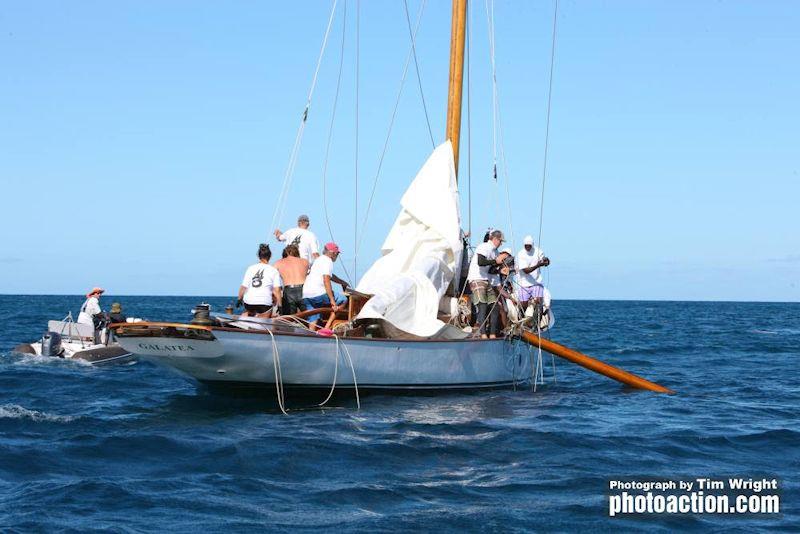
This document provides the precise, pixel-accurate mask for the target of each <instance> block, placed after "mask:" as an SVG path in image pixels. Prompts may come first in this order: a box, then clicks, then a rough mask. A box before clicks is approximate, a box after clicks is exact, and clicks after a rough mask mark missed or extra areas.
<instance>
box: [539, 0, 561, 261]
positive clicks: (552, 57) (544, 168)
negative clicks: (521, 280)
mask: <svg viewBox="0 0 800 534" xmlns="http://www.w3.org/2000/svg"><path fill="white" fill-rule="evenodd" d="M557 24H558V0H555V7H554V9H553V42H552V45H551V47H550V83H549V85H548V89H547V120H546V126H545V133H544V158H543V162H542V197H541V199H540V201H539V240H538V241H537V243H538V245H539V248H540V249H541V247H542V223H543V221H544V185H545V180H546V178H547V152H548V148H549V145H550V109H551V103H552V97H553V67H554V65H555V61H556V29H557Z"/></svg>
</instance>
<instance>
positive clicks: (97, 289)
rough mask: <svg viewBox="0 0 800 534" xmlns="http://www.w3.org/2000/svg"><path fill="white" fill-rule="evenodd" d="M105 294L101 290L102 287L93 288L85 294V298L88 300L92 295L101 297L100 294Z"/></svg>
mask: <svg viewBox="0 0 800 534" xmlns="http://www.w3.org/2000/svg"><path fill="white" fill-rule="evenodd" d="M105 292H106V290H105V289H103V288H102V287H93V288H92V290H91V291H89V292H88V293H86V298H89V297H91V296H93V295H101V294H103V293H105Z"/></svg>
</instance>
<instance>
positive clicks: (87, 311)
mask: <svg viewBox="0 0 800 534" xmlns="http://www.w3.org/2000/svg"><path fill="white" fill-rule="evenodd" d="M101 311H103V310H101V309H100V301H99V300H98V299H97V297H89V298H88V299H86V302H84V303H83V306H81V313H79V314H78V322H79V323H81V324H90V325H93V326H94V320H93V319H92V315H96V314H98V313H100V312H101Z"/></svg>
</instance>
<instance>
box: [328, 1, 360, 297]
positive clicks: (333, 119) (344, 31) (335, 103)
mask: <svg viewBox="0 0 800 534" xmlns="http://www.w3.org/2000/svg"><path fill="white" fill-rule="evenodd" d="M346 36H347V0H345V2H344V8H343V12H342V43H341V49H340V51H339V74H338V76H337V78H336V92H335V93H334V96H333V110H332V111H331V122H330V126H329V127H328V141H327V143H326V146H325V160H324V162H323V164H322V208H323V211H324V213H325V224H326V225H327V226H328V234H330V236H331V241H333V242H336V238H335V237H334V236H333V228H332V227H331V219H330V216H329V214H328V163H329V162H330V153H331V142H332V141H333V126H334V123H335V122H336V108H337V106H338V104H339V90H340V89H341V85H342V71H343V70H344V45H345V41H346V40H345V37H346ZM342 269H343V270H344V273H345V276H346V277H347V281H348V282H350V283H352V282H353V281H352V279H351V278H350V273H349V272H348V271H347V267H346V265H345V263H344V262H342Z"/></svg>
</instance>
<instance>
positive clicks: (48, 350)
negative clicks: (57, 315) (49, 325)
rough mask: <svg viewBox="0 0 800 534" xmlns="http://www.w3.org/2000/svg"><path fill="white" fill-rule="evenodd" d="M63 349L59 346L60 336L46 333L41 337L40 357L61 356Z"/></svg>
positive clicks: (54, 333)
mask: <svg viewBox="0 0 800 534" xmlns="http://www.w3.org/2000/svg"><path fill="white" fill-rule="evenodd" d="M63 352H64V348H63V347H62V346H61V334H59V333H57V332H47V333H46V334H45V335H43V336H42V356H61V353H63Z"/></svg>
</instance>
